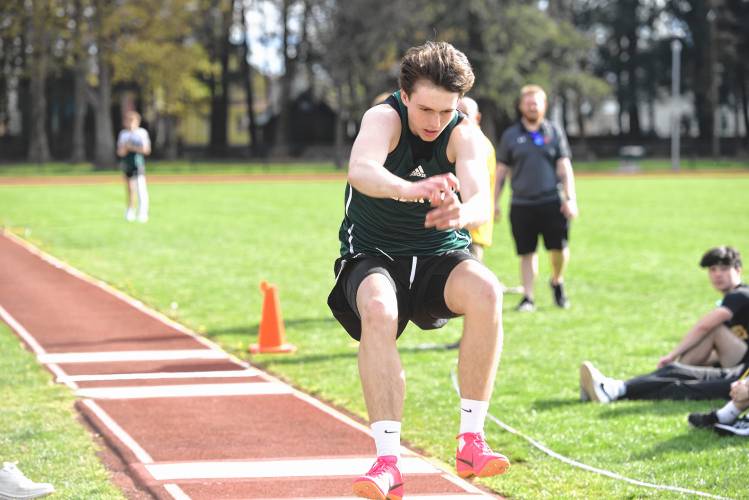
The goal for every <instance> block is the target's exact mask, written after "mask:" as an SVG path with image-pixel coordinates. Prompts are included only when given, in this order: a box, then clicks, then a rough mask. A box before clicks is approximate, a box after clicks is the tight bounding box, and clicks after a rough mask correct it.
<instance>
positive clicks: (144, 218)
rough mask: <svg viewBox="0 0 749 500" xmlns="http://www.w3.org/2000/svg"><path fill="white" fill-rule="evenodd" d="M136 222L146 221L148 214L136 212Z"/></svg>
mask: <svg viewBox="0 0 749 500" xmlns="http://www.w3.org/2000/svg"><path fill="white" fill-rule="evenodd" d="M138 222H148V214H138Z"/></svg>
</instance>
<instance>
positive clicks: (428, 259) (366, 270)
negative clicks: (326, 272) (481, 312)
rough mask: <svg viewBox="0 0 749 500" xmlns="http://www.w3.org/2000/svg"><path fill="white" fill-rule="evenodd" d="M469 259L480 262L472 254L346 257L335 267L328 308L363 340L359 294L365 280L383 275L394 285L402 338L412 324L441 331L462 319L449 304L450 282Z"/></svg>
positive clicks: (341, 322)
mask: <svg viewBox="0 0 749 500" xmlns="http://www.w3.org/2000/svg"><path fill="white" fill-rule="evenodd" d="M469 259H471V260H476V259H475V258H474V257H473V256H472V255H471V254H470V253H469V252H468V250H456V251H453V252H449V253H446V254H443V255H428V256H421V257H393V258H392V259H390V258H388V257H385V256H384V255H383V256H377V255H364V254H358V255H354V256H352V255H346V256H343V257H341V258H339V259H337V260H336V261H335V264H334V266H333V273H334V275H335V276H336V283H335V286H334V287H333V290H332V291H331V292H330V295H329V296H328V306H329V307H330V310H331V311H332V312H333V316H335V318H336V319H337V320H338V322H339V323H340V324H341V326H343V328H344V329H345V330H346V332H348V334H349V335H350V336H351V337H352V338H354V339H356V340H359V339H360V338H361V319H360V317H359V311H358V310H357V307H356V293H357V291H358V290H359V285H361V282H362V281H364V278H366V277H367V276H369V275H370V274H373V273H380V274H382V275H384V276H385V277H386V278H387V279H388V280H389V281H390V284H391V285H392V286H393V289H394V290H395V294H396V297H397V299H398V333H397V335H398V337H400V335H401V333H403V330H404V329H405V328H406V325H407V324H408V322H409V320H410V321H413V322H414V324H416V326H418V327H419V328H421V329H422V330H434V329H436V328H441V327H443V326H445V324H446V323H447V320H448V319H449V318H454V317H456V316H458V315H457V314H455V313H453V312H452V311H451V310H450V309H449V308H448V307H447V304H446V303H445V284H446V283H447V278H448V276H449V275H450V272H451V271H452V270H453V269H455V266H457V265H458V264H460V263H461V262H463V261H464V260H469Z"/></svg>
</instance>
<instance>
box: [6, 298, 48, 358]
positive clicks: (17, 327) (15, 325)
mask: <svg viewBox="0 0 749 500" xmlns="http://www.w3.org/2000/svg"><path fill="white" fill-rule="evenodd" d="M0 318H2V319H3V321H5V322H6V323H7V324H8V326H10V327H11V328H12V329H13V330H14V331H15V332H16V333H17V334H18V335H20V336H21V338H22V339H23V340H24V341H25V342H26V343H27V344H28V345H29V347H30V348H31V350H32V351H34V354H36V355H37V356H40V355H42V354H45V353H46V352H47V351H45V350H44V348H43V347H42V346H41V345H39V342H37V341H36V339H35V338H34V337H33V336H32V335H31V334H30V333H29V332H28V331H27V330H26V329H25V328H24V327H23V326H21V323H19V322H18V321H16V319H15V318H14V317H13V316H11V315H10V313H9V312H8V311H6V310H5V308H3V306H0Z"/></svg>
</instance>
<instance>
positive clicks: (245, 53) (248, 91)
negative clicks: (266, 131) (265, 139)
mask: <svg viewBox="0 0 749 500" xmlns="http://www.w3.org/2000/svg"><path fill="white" fill-rule="evenodd" d="M240 3H241V5H242V7H241V15H242V26H244V30H243V31H244V33H243V35H244V43H243V44H242V50H241V52H240V53H241V57H242V77H243V81H244V93H245V103H246V105H247V119H248V121H249V143H248V145H247V147H248V150H249V152H250V156H258V154H259V152H260V148H259V144H258V135H257V122H256V120H255V106H254V104H255V90H254V85H253V81H252V65H250V55H251V54H252V47H251V45H250V43H251V38H250V35H249V30H250V26H249V24H248V23H247V17H246V13H245V8H244V2H240Z"/></svg>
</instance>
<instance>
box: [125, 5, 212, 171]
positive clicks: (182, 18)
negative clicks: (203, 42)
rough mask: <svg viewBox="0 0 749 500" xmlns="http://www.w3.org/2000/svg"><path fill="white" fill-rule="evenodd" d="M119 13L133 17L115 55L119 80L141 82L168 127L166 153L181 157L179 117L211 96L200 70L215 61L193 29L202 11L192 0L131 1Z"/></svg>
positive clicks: (149, 102)
mask: <svg viewBox="0 0 749 500" xmlns="http://www.w3.org/2000/svg"><path fill="white" fill-rule="evenodd" d="M118 14H119V15H120V16H122V18H123V19H126V20H127V21H126V22H125V23H123V24H122V25H121V29H122V32H121V34H120V36H119V37H118V39H117V50H116V51H115V52H114V53H113V55H112V63H113V66H114V68H115V77H114V81H115V82H118V81H123V82H135V83H137V84H138V85H139V87H140V91H141V93H142V95H143V96H145V99H144V100H145V101H146V103H147V105H148V106H149V108H150V109H152V110H154V111H155V113H156V117H157V123H159V124H160V127H159V128H160V129H161V130H163V135H164V140H163V142H164V147H165V153H166V154H165V156H166V157H167V158H170V159H173V158H176V156H177V136H176V125H177V121H178V119H179V118H180V117H181V116H183V115H184V114H185V113H186V112H187V111H188V110H190V109H192V108H193V107H194V106H195V105H196V103H199V102H201V101H203V100H206V99H207V97H208V95H207V92H206V89H205V87H204V86H203V85H202V83H201V82H200V81H199V80H198V79H197V78H196V75H197V74H198V73H199V72H208V71H210V63H209V61H208V59H207V56H206V53H205V51H204V50H203V48H202V47H201V46H200V45H199V44H197V43H196V42H195V40H194V38H193V37H192V36H191V34H192V33H191V29H190V19H194V18H195V17H197V16H198V15H199V13H198V12H197V11H196V10H195V4H194V2H192V1H191V0H168V1H164V2H160V3H158V4H154V3H153V2H151V1H150V0H131V1H130V2H128V3H124V4H123V5H122V6H121V7H120V9H119V12H118Z"/></svg>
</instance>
